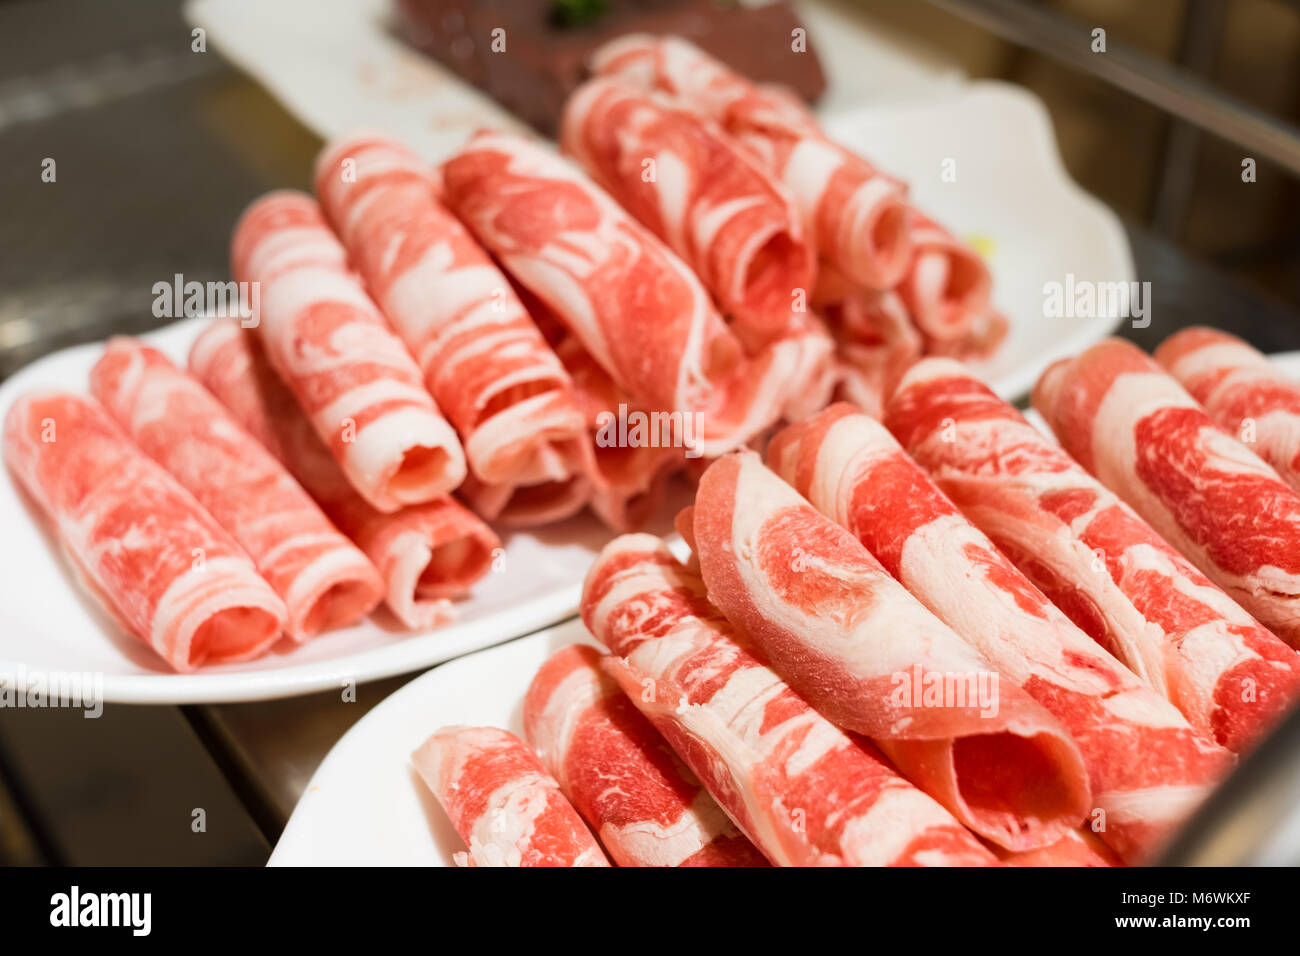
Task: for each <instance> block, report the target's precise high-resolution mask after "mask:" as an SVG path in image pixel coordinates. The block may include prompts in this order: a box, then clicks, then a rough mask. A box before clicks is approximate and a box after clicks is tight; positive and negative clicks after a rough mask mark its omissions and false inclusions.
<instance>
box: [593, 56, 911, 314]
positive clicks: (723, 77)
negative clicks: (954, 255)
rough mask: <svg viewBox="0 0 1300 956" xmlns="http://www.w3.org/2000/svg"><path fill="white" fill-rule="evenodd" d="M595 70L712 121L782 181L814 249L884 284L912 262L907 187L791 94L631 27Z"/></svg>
mask: <svg viewBox="0 0 1300 956" xmlns="http://www.w3.org/2000/svg"><path fill="white" fill-rule="evenodd" d="M592 67H593V69H594V70H595V72H596V73H597V74H598V75H601V76H606V77H613V78H617V79H619V80H620V81H621V82H623V83H624V84H626V85H630V86H634V87H638V88H640V89H642V90H654V91H658V92H660V93H662V94H665V95H667V96H668V97H671V98H672V100H673V101H674V102H675V103H677V104H678V105H680V106H682V107H684V108H686V109H689V110H691V111H693V112H695V113H697V114H698V115H700V116H702V117H705V118H707V119H709V120H712V121H713V122H715V123H717V124H718V125H719V126H720V127H722V129H724V130H725V131H726V132H727V133H729V134H731V136H733V137H734V138H735V139H736V140H737V142H739V143H740V144H741V145H742V146H743V147H744V148H745V149H747V150H748V151H749V152H750V154H751V155H752V156H753V157H754V158H755V160H756V161H757V163H758V164H759V166H760V167H762V168H763V169H765V170H767V172H768V173H769V174H770V175H771V176H772V177H773V178H775V179H776V180H778V181H779V182H781V183H783V184H784V185H785V186H786V187H787V189H789V191H790V193H791V194H792V195H793V196H794V201H795V204H796V206H797V207H798V208H799V210H800V212H801V213H802V214H803V218H804V221H805V223H806V224H807V228H808V232H809V236H810V237H811V239H812V240H813V243H814V245H815V246H816V248H817V250H818V251H819V253H820V254H821V255H822V256H823V257H825V258H826V259H829V260H830V261H831V262H832V263H833V264H834V265H835V266H836V267H837V268H838V269H840V270H841V271H843V272H844V273H845V274H846V275H848V276H850V277H852V278H853V279H854V280H855V281H857V282H860V283H862V284H863V285H865V286H867V287H868V288H871V289H888V288H891V287H893V286H894V285H896V284H897V283H898V281H899V280H900V279H901V278H902V277H903V274H904V272H905V271H906V269H907V266H908V263H909V262H910V260H911V251H912V249H911V238H910V232H909V228H908V216H909V213H908V208H907V204H906V201H905V200H906V189H905V188H904V186H903V185H902V184H901V183H899V182H898V181H897V180H895V179H893V178H891V177H889V176H886V175H884V174H883V173H881V172H880V171H879V170H877V169H876V168H875V167H874V166H872V165H871V164H870V163H869V162H867V161H866V160H865V159H863V158H862V157H861V156H858V155H856V154H855V153H852V152H850V151H849V150H847V149H845V148H844V147H843V146H840V145H839V144H838V143H835V142H833V141H832V140H831V139H829V138H828V137H827V136H826V134H825V133H824V132H823V131H822V130H821V128H820V127H819V125H818V124H817V122H816V120H815V119H814V118H813V117H812V115H811V114H810V113H808V112H807V111H806V109H805V108H804V107H803V106H802V104H798V103H796V102H795V101H794V99H793V98H792V97H789V96H787V95H785V94H784V93H781V92H777V91H774V90H772V89H769V88H765V87H759V86H755V85H754V84H753V83H751V82H749V81H748V80H747V79H745V78H744V77H742V76H739V75H738V74H736V73H734V72H732V71H731V70H730V69H728V68H727V67H726V66H724V65H723V64H722V63H720V62H719V61H718V60H715V59H713V58H712V57H710V56H709V55H708V54H707V53H705V52H704V51H703V50H701V49H699V48H698V47H696V46H693V45H692V44H690V43H688V42H687V41H685V40H683V39H681V38H679V37H653V36H649V35H647V34H632V35H628V36H623V37H619V38H618V39H616V40H613V41H611V42H609V43H607V44H605V45H604V46H603V47H601V48H600V49H598V50H597V51H596V53H595V55H594V56H593V59H592Z"/></svg>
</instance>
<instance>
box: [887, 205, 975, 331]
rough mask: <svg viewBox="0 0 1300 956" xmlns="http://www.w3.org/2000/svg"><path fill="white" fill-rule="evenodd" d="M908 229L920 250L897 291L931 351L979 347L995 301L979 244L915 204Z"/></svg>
mask: <svg viewBox="0 0 1300 956" xmlns="http://www.w3.org/2000/svg"><path fill="white" fill-rule="evenodd" d="M909 228H910V229H911V236H912V248H913V249H914V250H915V251H914V254H913V257H912V262H911V264H910V265H909V266H908V267H907V272H906V273H905V274H904V275H903V278H902V281H901V282H899V283H898V287H897V289H896V290H895V291H896V292H897V293H898V295H899V297H900V298H901V299H902V300H903V305H904V306H905V307H906V308H907V311H908V313H909V314H910V315H911V317H912V321H913V322H915V323H916V327H917V328H918V329H919V330H920V331H921V334H922V335H923V336H925V339H926V343H927V347H928V351H931V352H937V353H942V354H945V355H946V354H952V353H953V352H964V351H968V350H969V351H977V349H975V348H974V347H973V346H972V344H971V343H972V339H978V338H979V336H977V335H976V334H975V330H976V328H977V325H978V323H980V322H981V321H983V320H984V319H985V317H986V316H988V315H989V310H990V308H991V306H992V301H991V297H992V294H993V277H992V275H990V274H989V269H988V266H987V265H985V264H984V260H983V259H982V258H980V255H979V253H977V252H976V251H975V250H974V249H972V248H971V247H970V246H968V245H966V244H965V243H963V242H959V241H958V240H957V239H955V238H954V237H953V235H952V234H951V233H950V232H948V230H947V229H945V228H943V227H942V226H940V225H939V224H938V223H936V222H935V221H934V220H932V219H930V218H929V217H927V216H924V215H922V214H921V213H920V212H917V211H916V210H915V209H914V210H912V216H911V220H910V223H909ZM985 334H987V333H985Z"/></svg>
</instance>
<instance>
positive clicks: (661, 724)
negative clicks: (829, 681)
mask: <svg viewBox="0 0 1300 956" xmlns="http://www.w3.org/2000/svg"><path fill="white" fill-rule="evenodd" d="M582 619H583V621H584V623H586V625H587V627H588V628H589V629H590V630H591V633H592V634H593V635H594V636H595V637H596V639H597V640H598V641H600V642H601V643H602V644H604V645H605V646H606V647H607V648H609V650H610V651H611V652H613V654H615V655H617V656H616V657H613V658H607V659H606V660H605V666H606V668H607V670H608V672H609V673H610V674H611V675H612V676H613V677H614V678H615V679H616V680H617V681H618V683H619V685H620V686H621V687H622V688H623V690H624V692H625V693H626V694H627V696H628V699H629V700H631V701H632V703H633V704H635V705H636V707H637V709H638V710H640V711H641V712H642V713H643V714H645V716H646V717H648V718H649V720H650V722H651V723H652V724H654V726H655V728H656V729H657V730H658V731H659V732H660V733H661V734H662V735H663V736H664V738H665V739H666V740H667V741H668V742H669V744H671V745H672V747H673V749H674V750H676V751H677V753H678V755H679V756H681V758H682V759H683V760H684V761H685V762H686V764H687V765H688V766H689V767H690V768H691V770H692V771H693V772H694V773H695V775H696V776H697V777H698V778H699V779H700V781H701V782H702V783H703V784H704V786H705V788H706V789H707V790H708V791H709V793H710V794H712V795H713V797H714V799H715V800H717V801H718V803H719V805H721V806H722V808H723V809H724V810H726V811H727V814H728V815H729V816H730V817H731V818H732V820H734V821H735V822H736V824H737V826H739V827H740V829H741V830H742V831H744V832H745V833H746V834H747V835H748V836H749V838H750V839H751V840H752V841H753V842H754V844H755V845H756V846H758V847H759V848H760V849H761V850H762V851H763V853H764V854H765V855H766V856H767V858H768V859H769V860H771V861H772V862H773V863H776V864H778V865H781V866H813V865H823V866H827V865H829V866H907V865H920V866H987V865H992V864H993V863H994V858H993V856H992V855H991V854H990V853H989V852H988V851H987V850H985V849H984V848H983V847H982V846H980V844H979V843H978V841H976V840H975V838H974V837H973V836H972V835H971V834H970V832H969V831H968V830H966V829H965V828H964V827H962V826H961V825H960V824H958V823H957V821H956V820H954V819H953V818H952V816H951V815H950V814H949V813H948V812H947V811H945V810H944V809H943V807H941V806H940V805H939V804H938V803H936V802H935V801H934V800H932V799H931V798H930V797H928V796H926V794H924V793H923V792H922V791H920V790H918V789H917V788H916V787H914V786H912V784H910V783H908V782H907V781H906V780H905V779H904V778H903V777H901V776H899V775H898V773H897V772H896V771H895V770H894V768H893V767H892V766H890V764H889V762H888V761H887V760H885V758H884V757H883V756H881V754H880V753H879V751H877V750H876V748H875V747H873V746H871V744H869V743H867V742H866V741H865V740H862V739H861V738H857V737H854V736H851V735H849V734H846V733H844V732H843V731H841V730H840V729H838V728H837V727H835V726H834V725H833V724H831V723H830V722H829V721H828V720H826V719H825V718H824V717H822V716H821V715H820V714H818V713H817V711H815V710H813V709H812V707H810V706H809V705H808V704H807V703H806V702H805V701H804V700H803V699H801V698H800V697H799V696H798V695H796V694H795V692H794V691H793V690H791V689H790V687H789V686H788V685H786V684H785V683H784V682H783V681H782V680H781V678H779V677H778V676H777V675H776V673H775V672H773V671H772V670H771V668H769V667H768V665H767V664H766V662H765V661H764V659H763V658H762V656H761V655H760V653H759V652H758V651H757V650H756V649H755V648H753V647H752V645H750V644H749V643H748V642H746V641H745V640H744V639H743V638H742V637H741V636H740V635H739V634H738V633H737V632H735V631H734V630H733V629H732V627H731V625H730V624H729V623H728V622H727V620H726V619H725V618H724V617H722V615H721V614H719V613H718V611H717V609H716V608H714V607H713V606H712V605H711V604H710V603H709V601H708V599H707V598H706V597H705V592H704V582H703V581H702V580H701V579H700V576H699V573H698V572H696V571H693V570H691V569H689V568H687V567H684V566H682V565H681V564H679V563H678V562H677V561H676V560H675V559H674V558H673V556H672V554H671V553H670V552H669V551H668V549H667V547H666V546H665V545H664V544H663V542H662V541H660V540H659V539H658V538H655V537H653V536H651V535H643V534H639V535H624V536H623V537H620V538H616V539H615V540H614V541H612V542H610V543H609V544H608V545H606V547H605V549H604V550H603V551H602V552H601V554H600V556H599V557H598V558H597V559H596V562H595V563H594V564H593V565H592V567H591V570H590V571H589V572H588V574H587V581H586V583H585V585H584V587H583V595H582Z"/></svg>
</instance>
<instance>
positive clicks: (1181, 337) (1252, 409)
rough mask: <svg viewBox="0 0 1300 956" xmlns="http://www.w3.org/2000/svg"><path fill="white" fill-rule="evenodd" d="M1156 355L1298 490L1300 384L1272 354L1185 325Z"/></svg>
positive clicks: (1213, 414)
mask: <svg viewBox="0 0 1300 956" xmlns="http://www.w3.org/2000/svg"><path fill="white" fill-rule="evenodd" d="M1155 359H1156V361H1157V362H1159V363H1160V364H1161V365H1163V366H1164V367H1165V369H1166V371H1168V372H1169V374H1170V375H1172V376H1173V377H1174V378H1176V379H1178V381H1179V382H1180V383H1181V384H1182V386H1183V388H1185V389H1187V391H1189V392H1190V393H1191V395H1192V398H1194V399H1196V400H1197V401H1198V402H1200V403H1201V405H1202V406H1203V407H1204V408H1205V410H1206V412H1208V413H1209V415H1210V417H1211V418H1213V419H1214V420H1215V421H1216V422H1218V423H1219V425H1220V426H1222V427H1223V428H1224V429H1225V430H1226V431H1228V432H1230V433H1232V434H1233V435H1235V436H1237V440H1238V441H1241V442H1243V443H1245V444H1246V445H1249V446H1250V450H1251V451H1253V452H1254V453H1255V454H1257V455H1259V457H1260V458H1263V459H1264V460H1265V461H1266V462H1268V463H1269V464H1270V465H1272V466H1273V467H1274V468H1275V469H1276V470H1277V473H1278V474H1279V475H1281V476H1282V478H1283V480H1285V481H1286V483H1287V484H1289V485H1290V486H1291V487H1292V488H1294V489H1296V490H1297V491H1300V385H1297V384H1296V383H1295V382H1293V381H1292V380H1291V379H1289V378H1287V377H1286V376H1285V375H1283V374H1282V372H1281V371H1279V370H1278V368H1277V366H1276V365H1274V364H1273V363H1272V362H1271V361H1269V358H1268V356H1266V355H1264V354H1263V353H1261V352H1259V351H1257V350H1256V349H1254V348H1252V347H1251V346H1250V345H1248V344H1246V343H1245V342H1243V341H1242V340H1241V339H1239V338H1237V337H1236V336H1234V335H1229V334H1228V333H1226V332H1220V331H1218V330H1217V329H1206V328H1193V329H1184V330H1183V331H1181V332H1178V333H1176V334H1175V335H1172V336H1170V337H1169V338H1167V339H1165V341H1164V343H1163V344H1161V346H1160V348H1158V349H1156V354H1155Z"/></svg>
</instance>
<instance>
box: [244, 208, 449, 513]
mask: <svg viewBox="0 0 1300 956" xmlns="http://www.w3.org/2000/svg"><path fill="white" fill-rule="evenodd" d="M231 264H232V269H233V271H234V274H235V278H236V279H237V280H238V281H241V282H256V283H259V284H260V288H261V299H260V302H261V304H260V310H259V312H260V314H259V316H258V321H257V332H258V335H259V337H260V338H261V340H262V344H263V346H264V347H265V349H266V354H267V358H268V359H269V360H270V362H271V365H272V366H273V367H274V368H275V370H276V372H277V373H279V375H280V377H281V378H282V379H283V380H284V381H285V383H286V384H287V385H288V386H289V388H290V390H291V391H292V392H293V394H294V396H295V397H296V398H297V400H298V403H299V404H300V405H301V406H302V408H303V411H304V412H305V413H306V414H307V418H308V419H309V420H310V421H311V423H312V426H313V427H314V428H315V429H316V434H317V435H319V436H320V438H321V440H322V441H323V442H324V443H325V446H326V447H327V448H329V450H330V452H331V454H333V456H334V458H335V460H336V461H337V462H338V463H339V466H340V467H341V468H342V469H343V473H344V474H345V475H347V477H348V480H349V481H351V482H352V485H353V487H355V488H356V489H357V491H358V492H359V493H360V494H361V495H362V496H363V497H364V498H365V499H366V500H367V501H369V502H370V504H371V505H372V506H374V507H375V508H376V509H377V510H379V511H386V512H387V511H396V510H397V509H398V508H400V507H402V506H403V505H411V504H419V503H421V502H424V501H430V500H432V499H434V498H437V497H438V496H439V495H443V494H446V493H447V492H449V491H451V490H452V489H454V488H455V487H456V486H457V485H459V484H460V483H461V481H462V480H463V479H464V477H465V453H464V451H462V449H461V446H460V442H459V441H458V440H457V438H456V433H455V431H454V430H453V429H452V427H451V425H449V424H448V423H447V420H446V419H445V418H443V417H442V414H441V413H440V412H439V411H438V407H437V405H435V404H434V401H433V399H432V398H431V397H430V395H429V393H428V391H426V390H425V387H424V376H423V375H421V373H420V369H419V366H417V365H416V364H415V360H414V359H412V358H411V356H410V353H408V352H407V351H406V346H404V345H403V344H402V341H401V339H399V338H398V337H397V336H396V335H394V334H393V333H392V332H391V331H390V330H389V328H388V325H387V324H386V323H385V321H384V317H383V316H382V315H380V313H379V310H378V309H377V308H376V307H375V304H374V303H373V302H372V301H371V300H370V297H369V296H367V295H366V292H365V289H363V288H362V286H361V283H360V281H359V280H358V279H357V277H356V276H355V275H353V273H352V272H351V271H349V269H348V265H347V261H346V253H345V252H344V250H343V247H342V246H341V245H339V243H338V240H337V239H335V238H334V234H333V233H332V232H330V229H329V226H327V225H326V224H325V220H324V219H323V218H322V217H321V212H320V209H319V208H318V207H317V205H316V203H315V202H313V201H312V200H311V198H310V197H308V196H304V195H302V194H300V193H293V192H275V193H271V194H269V195H266V196H263V197H262V198H261V199H259V200H257V202H255V203H253V205H251V206H250V207H248V209H247V210H245V212H244V214H243V216H241V217H240V220H239V222H238V223H237V224H236V226H235V235H234V239H233V241H232V245H231Z"/></svg>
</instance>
